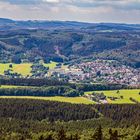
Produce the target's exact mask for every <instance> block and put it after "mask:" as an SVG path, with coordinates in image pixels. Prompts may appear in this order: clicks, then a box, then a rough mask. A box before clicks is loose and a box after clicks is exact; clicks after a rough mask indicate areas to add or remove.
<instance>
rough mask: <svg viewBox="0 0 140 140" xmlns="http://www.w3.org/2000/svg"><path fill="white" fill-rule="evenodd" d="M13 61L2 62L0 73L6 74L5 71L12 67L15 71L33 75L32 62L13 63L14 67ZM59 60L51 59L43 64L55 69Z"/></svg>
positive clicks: (23, 74) (24, 74)
mask: <svg viewBox="0 0 140 140" xmlns="http://www.w3.org/2000/svg"><path fill="white" fill-rule="evenodd" d="M10 64H12V63H0V75H4V71H6V70H8V69H10V70H12V72H13V73H15V72H16V73H19V74H21V75H22V76H27V75H31V70H32V68H31V66H32V63H21V64H12V68H10V67H9V65H10ZM56 64H57V62H53V61H51V62H50V63H48V64H45V63H44V64H43V65H44V66H45V67H49V68H50V69H54V68H55V67H56Z"/></svg>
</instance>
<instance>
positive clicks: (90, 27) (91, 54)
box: [0, 19, 140, 68]
mask: <svg viewBox="0 0 140 140" xmlns="http://www.w3.org/2000/svg"><path fill="white" fill-rule="evenodd" d="M139 40H140V25H133V24H130V25H129V24H115V23H100V24H97V23H96V24H95V23H94V24H92V23H80V22H69V21H66V22H64V21H63V22H62V21H14V20H10V19H0V61H1V62H11V61H12V62H20V60H21V61H23V62H25V61H26V62H27V61H29V62H34V61H35V57H36V58H37V57H39V58H41V59H43V60H44V61H47V62H48V60H53V61H59V62H62V61H65V62H68V61H73V60H74V61H75V60H78V59H79V58H80V60H81V58H83V59H85V58H86V59H90V60H93V59H108V60H110V59H112V60H118V61H120V62H121V63H123V64H127V65H131V66H133V67H137V68H139V67H140V53H139V52H140V41H139Z"/></svg>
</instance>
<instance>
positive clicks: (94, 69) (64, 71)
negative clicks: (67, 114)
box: [4, 60, 140, 86]
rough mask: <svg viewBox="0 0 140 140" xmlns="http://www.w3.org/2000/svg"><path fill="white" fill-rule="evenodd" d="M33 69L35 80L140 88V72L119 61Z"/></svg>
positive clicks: (100, 61) (40, 65) (34, 65)
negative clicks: (49, 79)
mask: <svg viewBox="0 0 140 140" xmlns="http://www.w3.org/2000/svg"><path fill="white" fill-rule="evenodd" d="M9 67H10V66H9ZM31 68H32V71H31V73H32V75H31V76H30V77H33V78H44V77H54V78H58V79H60V80H65V81H69V82H71V83H72V82H73V83H75V82H83V83H114V84H127V85H132V86H133V85H135V86H140V70H138V69H134V68H132V67H129V66H125V65H121V64H119V63H118V62H117V61H109V60H95V61H91V62H82V63H79V64H77V63H75V64H73V65H69V66H67V67H62V65H61V64H57V66H56V67H55V68H53V69H49V68H48V67H45V66H44V65H43V64H40V63H35V64H33V65H32V67H31ZM4 74H5V76H10V77H21V75H20V74H18V73H13V72H11V71H10V70H7V71H5V73H4Z"/></svg>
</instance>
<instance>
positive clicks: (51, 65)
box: [44, 61, 57, 69]
mask: <svg viewBox="0 0 140 140" xmlns="http://www.w3.org/2000/svg"><path fill="white" fill-rule="evenodd" d="M56 64H57V62H53V61H51V63H48V64H45V63H44V66H45V67H49V68H50V69H54V68H55V67H56Z"/></svg>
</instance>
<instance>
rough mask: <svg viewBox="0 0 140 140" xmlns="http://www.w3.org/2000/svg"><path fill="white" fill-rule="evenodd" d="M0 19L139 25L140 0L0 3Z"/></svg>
mask: <svg viewBox="0 0 140 140" xmlns="http://www.w3.org/2000/svg"><path fill="white" fill-rule="evenodd" d="M0 18H10V19H16V20H62V21H82V22H92V23H97V22H113V23H134V24H140V0H0Z"/></svg>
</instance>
